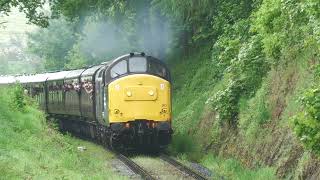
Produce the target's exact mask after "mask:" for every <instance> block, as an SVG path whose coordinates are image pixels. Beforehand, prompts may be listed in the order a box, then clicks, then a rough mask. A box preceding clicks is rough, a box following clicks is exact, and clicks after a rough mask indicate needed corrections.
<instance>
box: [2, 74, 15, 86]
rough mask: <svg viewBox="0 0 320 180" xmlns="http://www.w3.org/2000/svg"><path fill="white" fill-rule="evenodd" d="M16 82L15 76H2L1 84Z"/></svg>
mask: <svg viewBox="0 0 320 180" xmlns="http://www.w3.org/2000/svg"><path fill="white" fill-rule="evenodd" d="M15 82H16V78H15V77H14V76H0V84H13V83H15Z"/></svg>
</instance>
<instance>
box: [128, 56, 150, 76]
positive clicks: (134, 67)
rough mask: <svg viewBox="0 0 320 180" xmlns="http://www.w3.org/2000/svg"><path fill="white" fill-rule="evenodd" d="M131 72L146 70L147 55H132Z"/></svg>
mask: <svg viewBox="0 0 320 180" xmlns="http://www.w3.org/2000/svg"><path fill="white" fill-rule="evenodd" d="M129 71H130V72H146V71H147V60H146V58H145V57H132V58H130V59H129Z"/></svg>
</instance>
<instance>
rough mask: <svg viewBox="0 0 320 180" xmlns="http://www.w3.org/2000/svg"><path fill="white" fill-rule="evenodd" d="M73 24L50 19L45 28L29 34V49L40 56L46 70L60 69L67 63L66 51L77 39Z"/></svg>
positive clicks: (67, 51)
mask: <svg viewBox="0 0 320 180" xmlns="http://www.w3.org/2000/svg"><path fill="white" fill-rule="evenodd" d="M73 27H74V24H73V23H69V22H66V21H65V20H61V19H59V20H52V21H51V23H50V26H49V27H48V28H46V29H40V30H39V31H36V32H33V33H30V34H29V40H28V47H29V50H30V51H31V52H32V53H34V54H36V55H38V56H39V57H41V58H42V60H43V62H44V66H45V69H46V70H61V69H63V68H64V67H65V64H67V63H68V61H69V60H68V58H67V56H68V53H69V51H70V50H71V49H72V48H73V45H74V44H75V42H76V40H77V35H76V34H75V32H74V29H73Z"/></svg>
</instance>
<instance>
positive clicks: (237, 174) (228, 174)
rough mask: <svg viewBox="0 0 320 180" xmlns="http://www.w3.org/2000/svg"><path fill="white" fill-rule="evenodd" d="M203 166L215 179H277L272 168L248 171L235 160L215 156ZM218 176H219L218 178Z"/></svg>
mask: <svg viewBox="0 0 320 180" xmlns="http://www.w3.org/2000/svg"><path fill="white" fill-rule="evenodd" d="M201 164H202V165H204V166H206V167H207V168H209V169H210V170H211V171H212V172H213V174H214V176H215V177H218V176H220V177H221V176H222V177H224V179H234V180H251V179H252V180H256V179H257V180H272V179H277V177H276V176H275V175H274V169H273V168H270V167H263V168H256V169H248V168H244V167H243V166H242V165H241V163H240V162H239V161H237V160H235V159H223V158H219V157H216V156H214V155H207V156H205V157H204V158H203V160H202V161H201ZM217 175H218V176H217Z"/></svg>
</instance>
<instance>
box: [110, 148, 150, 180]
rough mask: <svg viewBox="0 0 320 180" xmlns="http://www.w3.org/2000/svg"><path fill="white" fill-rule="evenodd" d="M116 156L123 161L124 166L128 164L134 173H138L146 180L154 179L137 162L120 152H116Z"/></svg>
mask: <svg viewBox="0 0 320 180" xmlns="http://www.w3.org/2000/svg"><path fill="white" fill-rule="evenodd" d="M116 157H117V158H118V159H119V160H120V161H121V162H123V163H124V164H125V165H126V166H128V167H129V168H130V169H131V170H132V171H133V172H134V173H136V174H138V175H140V176H141V177H142V178H143V179H146V180H155V179H156V178H154V177H153V176H152V175H151V174H150V173H148V172H147V171H146V170H144V169H143V168H142V167H141V166H139V165H138V164H137V163H135V162H133V161H132V160H131V159H130V158H128V157H126V156H124V155H122V154H116Z"/></svg>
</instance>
